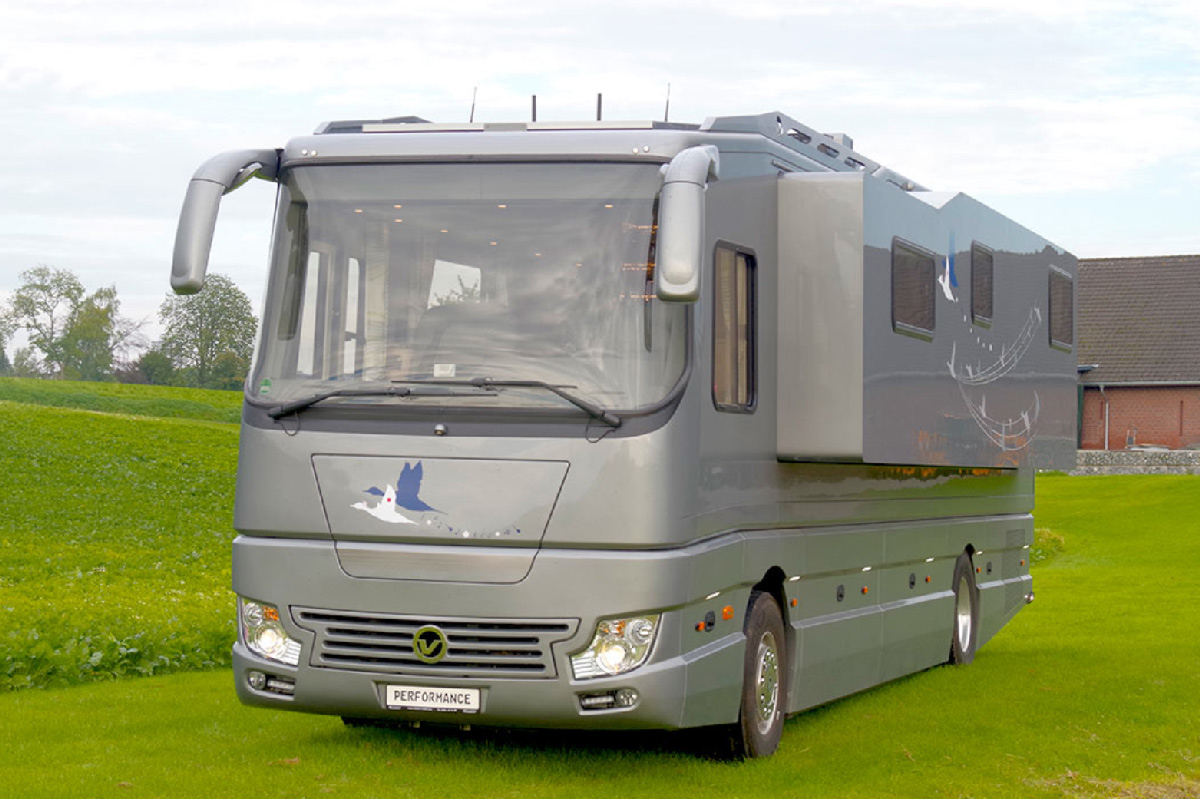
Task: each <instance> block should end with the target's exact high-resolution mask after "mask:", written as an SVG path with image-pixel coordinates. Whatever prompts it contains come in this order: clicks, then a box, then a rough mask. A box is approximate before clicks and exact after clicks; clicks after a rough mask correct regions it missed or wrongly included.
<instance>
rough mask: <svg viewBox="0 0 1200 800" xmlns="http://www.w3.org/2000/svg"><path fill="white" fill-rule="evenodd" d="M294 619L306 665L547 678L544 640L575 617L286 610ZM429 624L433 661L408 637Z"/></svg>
mask: <svg viewBox="0 0 1200 800" xmlns="http://www.w3.org/2000/svg"><path fill="white" fill-rule="evenodd" d="M292 619H293V620H295V622H296V624H297V625H299V626H300V627H301V628H303V629H304V630H307V631H311V632H312V633H313V634H314V643H315V646H314V648H313V651H312V654H311V656H310V658H309V663H310V664H311V665H312V666H314V667H323V668H327V669H344V670H360V671H366V672H380V673H386V674H392V675H447V674H453V675H456V676H463V677H471V676H474V675H478V676H487V677H516V678H553V677H554V676H555V674H556V670H555V666H554V653H553V650H552V648H551V645H552V644H554V643H555V642H560V641H564V640H566V639H569V638H570V637H571V636H573V635H574V634H575V631H576V629H577V628H578V625H579V621H578V620H544V619H542V620H538V619H534V620H528V619H463V618H445V617H418V616H413V615H405V614H380V613H374V612H368V613H355V612H351V611H332V610H327V609H311V608H297V607H293V608H292ZM428 625H433V626H436V627H437V628H439V629H440V630H441V631H442V632H443V633H444V634H445V635H446V642H447V653H446V656H445V658H443V659H442V660H441V661H439V662H437V663H436V664H428V663H425V662H424V661H422V660H420V659H419V658H417V657H416V654H415V652H414V651H413V636H414V634H415V633H416V632H417V631H418V630H420V629H421V628H423V627H426V626H428Z"/></svg>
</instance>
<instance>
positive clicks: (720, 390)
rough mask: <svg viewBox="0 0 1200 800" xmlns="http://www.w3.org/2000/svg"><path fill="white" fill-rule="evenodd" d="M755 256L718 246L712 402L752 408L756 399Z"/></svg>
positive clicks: (721, 406) (731, 408) (727, 407)
mask: <svg viewBox="0 0 1200 800" xmlns="http://www.w3.org/2000/svg"><path fill="white" fill-rule="evenodd" d="M754 271H755V270H754V257H753V256H750V255H747V254H745V253H741V252H738V251H736V250H734V249H732V248H729V247H725V246H721V247H718V248H717V252H716V257H715V268H714V270H713V273H714V276H715V282H716V286H715V287H714V292H713V298H714V299H713V402H714V403H716V406H717V408H719V409H721V410H722V411H749V410H752V409H753V408H754V400H755V386H754V384H755V375H754V358H755V352H754V351H755V341H754V340H755V334H754V331H755V302H754Z"/></svg>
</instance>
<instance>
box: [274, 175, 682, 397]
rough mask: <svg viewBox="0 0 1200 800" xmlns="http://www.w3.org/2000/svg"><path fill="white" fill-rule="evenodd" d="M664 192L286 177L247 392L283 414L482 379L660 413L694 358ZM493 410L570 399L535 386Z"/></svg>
mask: <svg viewBox="0 0 1200 800" xmlns="http://www.w3.org/2000/svg"><path fill="white" fill-rule="evenodd" d="M659 185H660V178H659V175H658V170H657V169H656V168H654V167H653V166H652V165H623V164H523V165H518V164H473V165H466V164H463V165H447V164H436V165H388V166H321V167H304V168H299V169H294V170H292V171H291V173H290V174H288V175H287V176H286V178H285V182H284V185H283V187H282V191H281V195H280V204H279V218H278V220H277V225H276V231H277V233H276V242H275V247H274V253H273V266H272V271H271V279H270V284H269V287H268V297H267V313H266V315H265V318H264V321H263V338H262V342H261V346H260V349H259V354H258V359H257V362H256V367H255V373H254V375H253V377H252V379H251V387H252V392H253V393H254V394H255V395H256V397H257V399H259V400H261V401H263V402H268V403H276V404H277V403H281V402H285V401H290V400H295V399H297V398H302V397H305V396H312V395H314V394H316V393H324V392H327V391H330V390H333V389H340V388H343V387H345V388H351V387H353V386H355V385H360V384H376V383H378V382H381V381H383V382H386V381H405V380H423V379H424V380H430V379H443V380H444V379H462V380H471V379H476V378H487V379H491V380H495V381H532V382H544V383H550V384H554V385H557V386H561V387H569V389H570V392H571V393H572V394H573V395H576V396H578V397H581V398H586V399H587V400H588V401H590V402H591V403H593V404H595V405H596V406H598V407H601V408H607V409H626V410H633V409H637V408H642V407H646V406H649V405H653V404H654V403H656V402H658V401H660V400H662V399H663V398H664V397H665V396H666V394H667V393H668V392H669V391H670V389H671V388H672V387H673V386H674V385H675V383H676V382H677V381H678V379H679V377H680V375H681V374H682V370H683V366H684V352H685V341H684V336H685V332H684V319H685V318H684V309H683V308H682V307H681V306H678V305H675V304H664V303H661V302H660V301H658V300H657V299H655V298H654V297H653V275H652V263H651V262H652V260H653V240H654V225H655V207H654V201H655V195H656V193H657V191H658V188H659ZM404 402H411V403H419V404H429V403H435V404H442V405H446V404H454V405H461V406H465V407H469V406H471V404H472V401H471V400H470V398H467V399H464V398H462V397H459V396H453V395H450V396H446V397H440V396H439V397H433V398H431V397H428V396H421V397H416V396H413V397H411V398H409V399H406V400H405V401H404ZM498 402H499V404H500V405H507V406H511V405H527V406H542V407H545V406H553V405H562V400H561V398H558V397H557V396H556V395H555V394H554V393H552V392H546V391H536V390H532V389H530V388H529V387H525V388H522V387H513V388H510V389H508V390H506V391H504V392H503V393H501V397H500V398H499V400H498ZM495 405H496V401H495V400H493V402H492V403H488V404H487V405H486V406H484V407H487V408H494V407H495Z"/></svg>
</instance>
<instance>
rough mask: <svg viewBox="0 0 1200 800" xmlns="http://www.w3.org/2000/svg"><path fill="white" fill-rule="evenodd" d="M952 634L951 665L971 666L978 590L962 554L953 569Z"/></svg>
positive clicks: (975, 644) (976, 638)
mask: <svg viewBox="0 0 1200 800" xmlns="http://www.w3.org/2000/svg"><path fill="white" fill-rule="evenodd" d="M952 585H953V589H954V632H953V634H952V635H951V637H950V659H949V663H951V664H970V663H971V661H973V660H974V658H975V649H976V648H977V647H978V642H979V587H978V586H976V584H975V568H974V567H973V566H972V564H971V557H970V556H968V555H967V554H966V553H963V554H962V555H960V556H959V557H958V562H957V563H955V565H954V583H953V584H952Z"/></svg>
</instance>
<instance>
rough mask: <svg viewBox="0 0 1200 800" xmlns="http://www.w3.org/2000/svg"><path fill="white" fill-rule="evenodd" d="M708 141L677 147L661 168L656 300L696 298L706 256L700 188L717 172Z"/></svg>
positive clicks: (714, 154) (715, 156) (717, 158)
mask: <svg viewBox="0 0 1200 800" xmlns="http://www.w3.org/2000/svg"><path fill="white" fill-rule="evenodd" d="M720 163H721V162H720V156H719V155H718V153H717V148H716V147H714V146H713V145H711V144H706V145H700V146H697V147H689V148H688V149H686V150H681V151H680V152H679V153H678V154H677V155H676V156H675V157H674V158H673V159H671V163H669V164H667V165H666V166H664V167H663V187H662V194H661V195H660V199H659V203H658V248H657V253H656V255H655V262H656V263H655V269H654V273H655V291H656V293H657V295H658V299H660V300H666V301H669V302H677V303H694V302H695V301H696V300H698V299H699V297H700V267H701V264H702V263H703V261H704V253H703V249H704V191H705V188H706V187H707V186H708V182H709V181H710V180H716V179H717V174H718V172H719V171H720Z"/></svg>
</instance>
